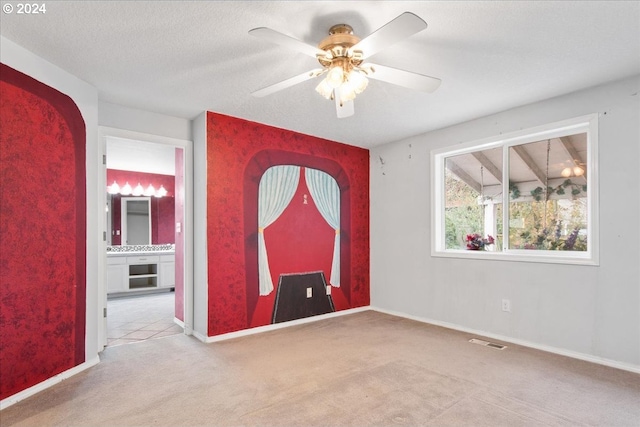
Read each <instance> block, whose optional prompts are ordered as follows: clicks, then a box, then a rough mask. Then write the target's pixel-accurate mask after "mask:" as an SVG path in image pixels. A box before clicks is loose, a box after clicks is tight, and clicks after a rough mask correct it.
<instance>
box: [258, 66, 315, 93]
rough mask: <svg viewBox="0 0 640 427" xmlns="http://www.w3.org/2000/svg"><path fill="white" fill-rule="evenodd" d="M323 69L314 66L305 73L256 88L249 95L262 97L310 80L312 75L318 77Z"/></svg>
mask: <svg viewBox="0 0 640 427" xmlns="http://www.w3.org/2000/svg"><path fill="white" fill-rule="evenodd" d="M325 71H326V70H325V69H322V68H316V69H315V70H311V71H307V72H306V73H302V74H299V75H297V76H294V77H291V78H288V79H287V80H283V81H281V82H279V83H276V84H273V85H271V86H267V87H265V88H262V89H258V90H256V91H255V92H251V95H253V96H255V97H257V98H262V97H263V96H267V95H271V94H272V93H276V92H278V91H281V90H282V89H286V88H288V87H291V86H294V85H297V84H298V83H302V82H304V81H307V80H311V79H312V78H314V77H318V76H319V75H321V74H324V73H325Z"/></svg>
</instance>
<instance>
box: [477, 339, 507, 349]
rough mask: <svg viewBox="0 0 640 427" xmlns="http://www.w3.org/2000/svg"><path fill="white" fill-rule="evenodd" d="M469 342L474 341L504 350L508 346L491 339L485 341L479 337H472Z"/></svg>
mask: <svg viewBox="0 0 640 427" xmlns="http://www.w3.org/2000/svg"><path fill="white" fill-rule="evenodd" d="M469 342H470V343H473V344H480V345H483V346H485V347H491V348H496V349H498V350H504V349H505V348H507V346H506V345H502V344H496V343H494V342H489V341H484V340H479V339H478V338H471V339H470V340H469Z"/></svg>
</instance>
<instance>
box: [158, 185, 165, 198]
mask: <svg viewBox="0 0 640 427" xmlns="http://www.w3.org/2000/svg"><path fill="white" fill-rule="evenodd" d="M166 195H167V190H166V189H165V188H164V185H161V186H160V188H158V191H157V192H156V197H164V196H166Z"/></svg>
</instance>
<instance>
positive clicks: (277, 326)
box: [193, 306, 370, 344]
mask: <svg viewBox="0 0 640 427" xmlns="http://www.w3.org/2000/svg"><path fill="white" fill-rule="evenodd" d="M367 310H370V308H369V306H365V307H357V308H350V309H347V310H340V311H334V312H333V313H327V314H319V315H317V316H311V317H305V318H303V319H296V320H291V321H289V322H282V323H275V324H272V325H265V326H258V327H255V328H250V329H243V330H241V331H236V332H229V333H227V334H221V335H214V336H212V337H205V336H204V335H202V334H200V333H197V332H196V331H193V336H194V337H196V338H197V339H199V340H200V341H202V342H205V343H207V344H209V343H213V342H218V341H225V340H230V339H233V338H239V337H244V336H247V335H253V334H261V333H263V332H269V331H275V330H277V329H282V328H288V327H290V326H296V325H302V324H305V323H311V322H318V321H320V320H324V319H330V318H332V317H338V316H346V315H348V314H353V313H359V312H361V311H367Z"/></svg>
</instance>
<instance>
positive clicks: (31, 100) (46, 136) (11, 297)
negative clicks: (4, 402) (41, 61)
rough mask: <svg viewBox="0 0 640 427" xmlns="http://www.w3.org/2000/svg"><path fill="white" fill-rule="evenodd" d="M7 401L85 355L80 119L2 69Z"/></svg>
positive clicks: (2, 306) (0, 370)
mask: <svg viewBox="0 0 640 427" xmlns="http://www.w3.org/2000/svg"><path fill="white" fill-rule="evenodd" d="M0 129H1V130H0V132H1V134H0V135H1V138H0V148H1V149H0V187H2V191H1V192H0V210H1V212H2V215H1V218H0V231H1V235H2V238H1V239H0V280H1V281H2V284H1V286H0V378H1V379H2V380H1V381H0V399H4V398H6V397H8V396H11V395H13V394H15V393H18V392H20V391H22V390H25V389H27V388H29V387H31V386H34V385H36V384H38V383H40V382H42V381H44V380H46V379H48V378H51V377H53V376H55V375H56V374H59V373H61V372H63V371H66V370H68V369H70V368H72V367H74V366H77V365H79V364H81V363H83V362H84V360H85V317H86V308H85V307H86V302H85V295H86V288H85V282H86V271H85V270H86V264H85V262H86V261H85V253H86V187H85V185H86V184H85V180H86V175H85V141H86V133H85V126H84V121H83V119H82V115H81V113H80V111H79V110H78V108H77V106H76V105H75V103H74V102H73V101H72V100H71V99H70V98H69V97H68V96H66V95H64V94H62V93H60V92H58V91H56V90H55V89H53V88H50V87H48V86H46V85H44V84H42V83H40V82H38V81H36V80H34V79H32V78H31V77H29V76H26V75H24V74H22V73H20V72H18V71H16V70H14V69H12V68H10V67H8V66H6V65H4V64H1V65H0Z"/></svg>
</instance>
